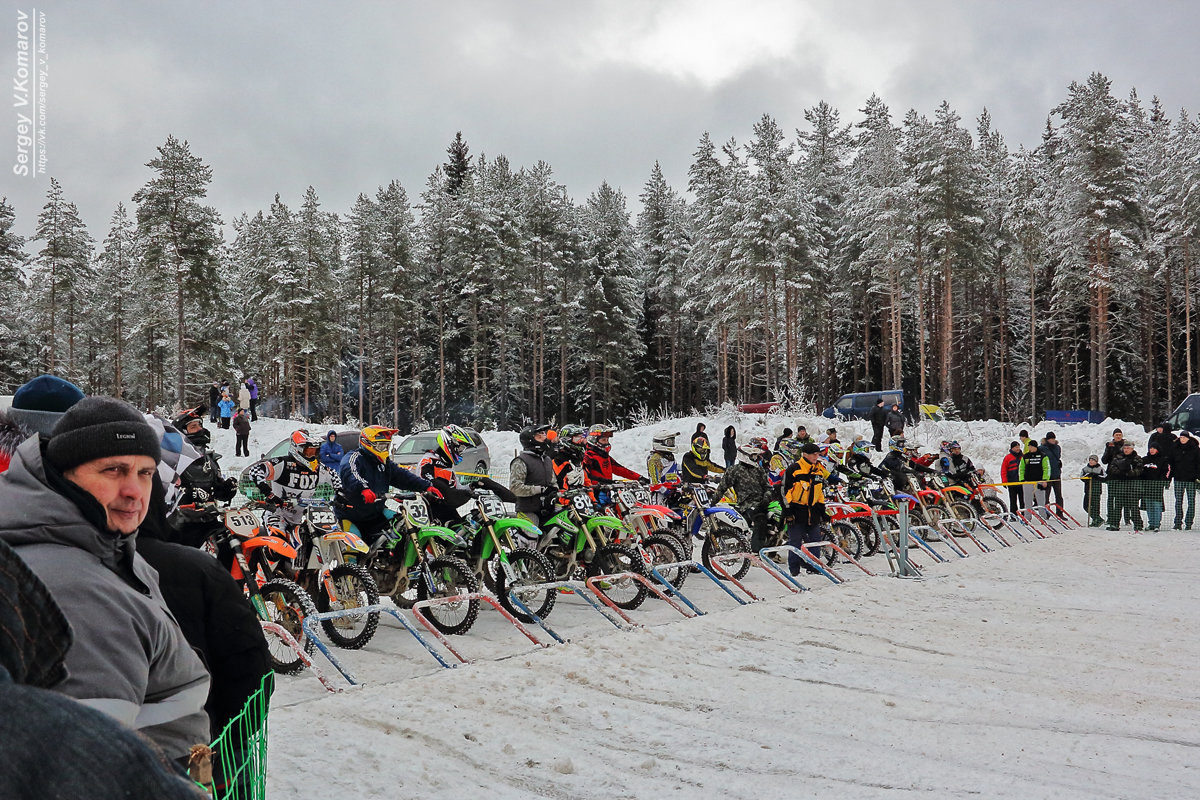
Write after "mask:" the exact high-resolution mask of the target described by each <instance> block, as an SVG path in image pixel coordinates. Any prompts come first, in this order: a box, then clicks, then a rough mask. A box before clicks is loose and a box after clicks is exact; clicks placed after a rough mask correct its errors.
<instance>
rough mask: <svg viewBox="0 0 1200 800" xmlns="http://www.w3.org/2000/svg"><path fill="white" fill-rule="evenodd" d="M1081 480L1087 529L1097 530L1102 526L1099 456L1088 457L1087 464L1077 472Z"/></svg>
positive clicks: (1101, 472)
mask: <svg viewBox="0 0 1200 800" xmlns="http://www.w3.org/2000/svg"><path fill="white" fill-rule="evenodd" d="M1079 477H1080V478H1081V479H1082V480H1083V512H1084V513H1085V514H1087V517H1088V527H1089V528H1099V527H1100V526H1101V525H1103V524H1104V520H1102V519H1101V518H1100V485H1101V482H1102V481H1103V480H1104V467H1103V466H1101V464H1100V456H1098V455H1090V456H1088V462H1087V464H1085V465H1084V467H1083V469H1082V470H1080V472H1079Z"/></svg>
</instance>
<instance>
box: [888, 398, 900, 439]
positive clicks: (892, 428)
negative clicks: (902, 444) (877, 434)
mask: <svg viewBox="0 0 1200 800" xmlns="http://www.w3.org/2000/svg"><path fill="white" fill-rule="evenodd" d="M886 420H887V427H888V432H889V433H891V435H892V436H902V435H904V415H903V414H901V413H900V405H899V404H898V403H892V407H891V408H890V409H888V412H887V417H886Z"/></svg>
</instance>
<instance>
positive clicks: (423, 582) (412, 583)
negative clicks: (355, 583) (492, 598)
mask: <svg viewBox="0 0 1200 800" xmlns="http://www.w3.org/2000/svg"><path fill="white" fill-rule="evenodd" d="M387 502H389V503H391V504H393V505H395V506H396V507H395V508H391V507H388V508H386V509H385V510H384V512H383V513H384V516H385V517H387V519H388V524H387V527H385V528H384V529H383V531H382V533H381V534H380V535H379V537H378V538H376V539H375V541H374V542H373V543H372V544H371V545H370V547H369V548H368V550H367V553H366V555H365V556H363V557H362V558H361V559H360V560H359V563H360V564H361V565H362V566H364V567H366V569H367V571H368V572H369V573H370V575H371V577H372V578H374V579H375V583H376V585H377V586H378V587H379V591H381V592H383V593H384V594H386V595H388V596H390V597H391V598H392V601H393V602H394V603H396V605H398V606H400V607H401V608H411V607H412V606H413V604H414V603H416V602H417V601H420V600H428V599H432V598H440V597H455V596H459V595H465V594H475V593H476V592H478V591H479V581H477V580H476V579H475V575H474V573H472V572H471V568H470V567H468V566H467V565H466V563H464V562H463V560H462V559H460V558H456V557H454V555H453V553H454V551H456V550H460V549H462V548H464V547H466V542H464V541H463V539H462V537H460V536H459V535H458V534H457V533H455V532H454V531H452V530H450V529H449V528H447V527H444V526H442V525H433V524H430V521H429V506H427V505H426V504H425V499H424V498H423V497H422V496H421V495H419V494H415V493H413V492H395V493H389V494H388V497H387ZM341 528H342V530H348V531H353V532H354V533H358V528H357V527H356V526H355V525H354V523H353V522H351V521H350V520H348V519H342V520H341ZM425 613H426V615H427V616H428V618H429V620H430V621H431V622H432V623H433V625H434V627H436V628H437V629H438V630H439V631H441V632H442V633H447V634H462V633H466V632H467V631H468V630H470V629H471V626H472V625H474V624H475V619H476V617H478V616H479V600H477V599H470V600H466V599H463V600H459V601H456V602H450V603H439V604H437V605H433V606H429V607H428V608H427V609H426V612H425Z"/></svg>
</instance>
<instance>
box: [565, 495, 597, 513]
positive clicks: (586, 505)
mask: <svg viewBox="0 0 1200 800" xmlns="http://www.w3.org/2000/svg"><path fill="white" fill-rule="evenodd" d="M571 504H572V505H574V506H575V510H576V511H578V512H579V513H580V514H591V513H592V512H593V511H594V510H595V508H596V507H595V506H594V505H593V504H592V498H591V496H590V495H586V494H577V495H575V498H574V499H573V500H572V501H571Z"/></svg>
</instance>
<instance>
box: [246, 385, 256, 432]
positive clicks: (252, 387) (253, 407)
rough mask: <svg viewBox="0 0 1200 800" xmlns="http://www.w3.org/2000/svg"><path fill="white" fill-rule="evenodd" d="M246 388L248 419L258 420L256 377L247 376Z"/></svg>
mask: <svg viewBox="0 0 1200 800" xmlns="http://www.w3.org/2000/svg"><path fill="white" fill-rule="evenodd" d="M246 388H247V389H249V390H250V421H251V422H258V378H257V377H255V376H253V375H251V376H250V377H249V378H247V379H246Z"/></svg>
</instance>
